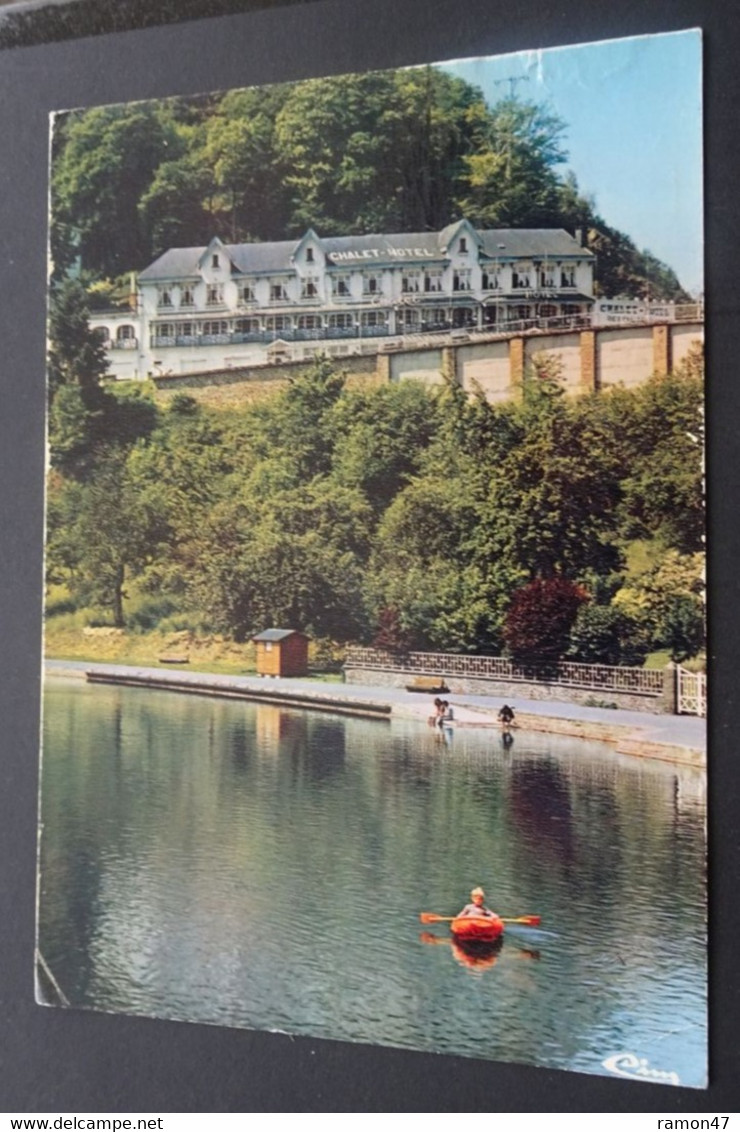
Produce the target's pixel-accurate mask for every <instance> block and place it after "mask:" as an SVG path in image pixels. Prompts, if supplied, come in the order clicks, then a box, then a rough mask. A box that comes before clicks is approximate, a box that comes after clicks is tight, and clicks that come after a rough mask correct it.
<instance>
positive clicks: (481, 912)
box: [458, 888, 496, 919]
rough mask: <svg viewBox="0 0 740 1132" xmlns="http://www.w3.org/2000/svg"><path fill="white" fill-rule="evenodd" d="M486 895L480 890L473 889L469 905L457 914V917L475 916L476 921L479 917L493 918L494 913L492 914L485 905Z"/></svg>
mask: <svg viewBox="0 0 740 1132" xmlns="http://www.w3.org/2000/svg"><path fill="white" fill-rule="evenodd" d="M485 899H486V894H485V892H484V891H483V889H482V888H474V889H473V891H472V892H471V893H470V900H471V903H470V904H466V905H465V907H464V908H463V910H462V912H458V915H459V916H476V917H477V918H478V919H480V918H481V916H483V917H485V918H488V917H490V916H495V915H496V913H495V912H492V911H491V909H490V908H487V907H486V905H485Z"/></svg>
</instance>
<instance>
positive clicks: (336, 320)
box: [329, 314, 354, 330]
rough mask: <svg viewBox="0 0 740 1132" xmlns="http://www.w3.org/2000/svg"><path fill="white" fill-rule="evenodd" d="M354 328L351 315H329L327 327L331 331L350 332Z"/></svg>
mask: <svg viewBox="0 0 740 1132" xmlns="http://www.w3.org/2000/svg"><path fill="white" fill-rule="evenodd" d="M353 326H354V316H353V315H351V314H330V315H329V327H330V328H331V329H332V330H351V329H352V327H353Z"/></svg>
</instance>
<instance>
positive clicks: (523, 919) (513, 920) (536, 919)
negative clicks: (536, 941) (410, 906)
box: [419, 912, 542, 928]
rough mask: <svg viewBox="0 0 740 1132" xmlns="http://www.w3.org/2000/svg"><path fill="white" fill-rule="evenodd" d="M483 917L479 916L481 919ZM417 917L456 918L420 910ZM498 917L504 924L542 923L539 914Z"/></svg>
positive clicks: (427, 921) (425, 919)
mask: <svg viewBox="0 0 740 1132" xmlns="http://www.w3.org/2000/svg"><path fill="white" fill-rule="evenodd" d="M485 918H486V917H483V916H481V919H485ZM419 919H420V920H421V922H422V924H441V923H446V924H450V923H452V921H453V920H456V919H457V916H438V915H437V913H436V912H420V913H419ZM472 919H475V917H472ZM499 919H500V920H501V921H502V922H503V923H504V924H527V925H528V926H529V927H530V928H536V927H538V926H539V925H540V924H541V923H542V917H541V916H514V917H510V918H509V919H507V918H506V916H499Z"/></svg>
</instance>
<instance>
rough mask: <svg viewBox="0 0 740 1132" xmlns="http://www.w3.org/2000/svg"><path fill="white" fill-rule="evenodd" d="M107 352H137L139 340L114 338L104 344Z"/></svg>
mask: <svg viewBox="0 0 740 1132" xmlns="http://www.w3.org/2000/svg"><path fill="white" fill-rule="evenodd" d="M103 344H104V346H105V348H106V350H136V349H138V346H139V339H138V338H114V339H112V340H109V341H108V342H105V343H103Z"/></svg>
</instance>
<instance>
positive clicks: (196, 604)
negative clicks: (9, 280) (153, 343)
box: [47, 283, 703, 663]
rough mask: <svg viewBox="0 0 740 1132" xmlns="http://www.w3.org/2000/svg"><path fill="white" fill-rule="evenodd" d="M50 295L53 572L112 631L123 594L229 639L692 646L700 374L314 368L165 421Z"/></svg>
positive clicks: (695, 637) (480, 647)
mask: <svg viewBox="0 0 740 1132" xmlns="http://www.w3.org/2000/svg"><path fill="white" fill-rule="evenodd" d="M58 299H59V304H60V309H63V310H65V311H67V312H68V314H69V321H68V322H64V321H61V322H60V321H58V320H56V316H54V318H53V319H52V331H53V337H52V357H53V358H54V366H55V367H56V372H57V373H58V375H59V376H58V379H57V380H56V381H55V389H54V395H53V400H52V408H51V414H50V441H51V451H52V467H53V469H54V470H53V474H52V478H51V483H50V490H49V508H48V516H49V519H48V523H49V538H48V556H47V557H48V566H49V574H50V580H52V581H55V582H57V583H58V582H62V583H64V584H65V585H66V586H67V588H68V590H69V592H70V593H71V595H72V597H73V599H74V600H75V601H76V602H78V603H79V604H80V605H83V604H86V605H91V604H92V605H95V606H98V607H99V608H102V609H104V610H106V611H107V616H108V618H109V619H111V620H112V621H113V623H114V624H116V625H123V624H125V623H126V619H127V612H126V598H127V595H128V594H129V593H130V591H131V587H132V586H133V587H135V589H136V593H137V594H138V595H139V596H142V595H147V594H148V595H151V599H152V601H151V604H150V606H149V607H148V613H147V617H148V618H149V620H150V621H151V620H152V619H155V620H156V610H157V609H159V610H161V611H162V612H163V614H164V615H167V616H169V615H171V614H173V612H179V613H180V614H181V615H182V617H183V618H184V619H185V621H187V619H188V617H189V618H190V619H191V623H192V624H202V623H203V621H204V620H205V623H206V624H208V625H210V626H211V627H212V628H213V629H214V630H219V631H221V632H223V633H225V634H227V635H229V636H230V637H232V638H233V639H235V640H237V641H239V640H245V639H247V638H249V636H250V635H251V634H253V633H254V632H256V631H259V630H261V629H264V628H265V627H267V626H270V625H280V626H288V627H292V628H297V629H302V630H304V631H306V632H307V633H309V634H310V635H311V636H313V637H318V638H321V639H324V640H332V641H334V642H339V643H342V642H349V641H359V642H372V641H376V642H377V643H379V644H383V645H384V646H386V647H395V648H409V647H420V648H432V649H439V650H447V651H465V652H499V651H501V650H502V649H503V648H504V647H505V646H507V645H508V648H509V650H510V652H511V653H512V654H513V655H514V656H516V657H518V658H520V659H527V660H531V659H535V658H539V659H548V660H551V659H553V658H555V657H556V656H559V655H562V654H565V653H568V654H569V655H571V656H575V657H578V658H579V659H583V660H604V661H607V662H610V663H614V662H620V663H634V662H636V661H637V662H639V661H640V660H641V659H642V658H643V657H644V655H645V653H646V652H647V651H648V649H650V648H667V649H669V650H670V651H671V652H672V655H674V656H675V657H686V656H689V655H692V654H694V653H696V651H697V650H698V649H699V648H700V647H701V643H702V632H703V628H702V609H701V587H702V583H701V558H702V554H701V551H702V548H703V547H702V522H701V447H700V445H699V444H697V442H696V441H697V438H699V437H700V435H701V407H702V382H701V373H700V369H701V366H700V361H699V360H692V361H691V362H690V363H689V364H686V365H685V366H684V367H683V368H682V369H681V370H680V371H679V372H677V373H675V374H673V375H672V376H670V377H661V378H654V379H652V380H651V381H649V382H648V383H646V384H645V385H644V386H642V387H640V388H638V389H636V390H634V391H625V390H613V391H612V392H610V393H608V394H601V395H594V396H588V397H582V398H577V399H570V398H566V397H565V396H564V394H563V392H562V388H561V385H560V383H559V382H558V380H557V374H556V372H555V371H554V370H553V368H552V366H548V365H547V364H544V363H543V364H541V365H539V366H538V368H537V370H536V371H535V372H533V373H531V374H530V375H529V377H528V379H527V381H526V382H525V392H524V396H523V398H522V399H521V401H518V402H511V403H507V404H503V405H491V404H489V403H488V402H486V401H485V399H483V397H476V398H473V399H469V398H467V397H466V396H465V395H464V394H463V393H462V391H461V390H460V389H459V387H457V386H454V385H452V386H443V387H440V388H437V389H431V388H429V387H427V386H425V385H423V384H421V383H416V382H412V381H407V382H402V383H400V384H391V385H386V386H380V387H376V386H372V385H366V386H359V387H348V386H347V384H346V383H345V380H344V377H343V376H342V374H341V373H340V372H338V371H337V370H336V369H335V368H334V367H333V365H332V364H331V363H329V362H328V361H326V360H322V361H318V362H317V363H316V364H315V365H314V366H313V368H312V369H311V370H310V371H308V372H306V373H304V374H302V375H301V376H297V377H296V378H295V379H294V380H293V381H292V382H291V383H290V385H289V386H288V387H286V388H285V389H283V390H282V391H280V392H278V393H276V394H274V395H272V396H271V397H270V398H269V399H266V400H263V401H259V402H256V403H254V404H252V405H250V406H245V407H244V408H242V409H240V410H238V411H234V410H232V411H230V412H229V413H228V414H227V413H223V412H218V411H216V410H209V409H206V408H205V407H203V406H202V405H200V404H199V403H198V402H197V401H195V400H194V399H193V398H190V397H188V396H184V395H179V396H176V397H174V398H173V399H172V400H171V401H170V402H169V404H168V406H167V408H164V409H163V408H161V407H158V406H157V405H156V404H155V402H154V401H153V400H151V399H150V397H149V396H148V394H147V390H146V388H143V389H142V388H141V387H138V386H137V387H125V388H121V387H120V386H115V385H108V386H106V387H101V385H100V383H99V356H98V354H97V353H96V352H95V350H94V339H91V338H90V336H89V332H85V328H84V324H85V310H84V304H82V302H81V299H80V294H79V289H78V287H77V285H76V284H74V283H70V284H67V286H66V288H63V289H62V291H61V292H60V294H59V297H58ZM73 316H74V317H73ZM75 344H76V347H75ZM75 348H76V354H75ZM65 359H66V360H65ZM60 405H63V407H64V412H63V413H62V412H61V411H60V409H59V406H60ZM70 438H71V439H70ZM635 540H640V545H643V546H644V547H648V548H650V557H649V561H648V562H647V565H644V566H643V568H641V569H639V570H637V571H635V570H628V569H627V552H628V550H629V549H630V547H631V546H634V545H637V544H636V541H635Z"/></svg>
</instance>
